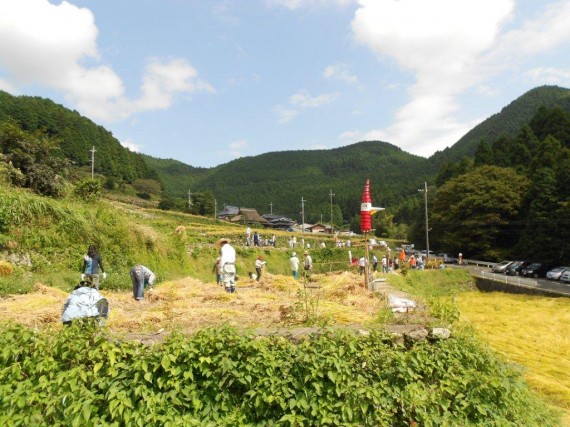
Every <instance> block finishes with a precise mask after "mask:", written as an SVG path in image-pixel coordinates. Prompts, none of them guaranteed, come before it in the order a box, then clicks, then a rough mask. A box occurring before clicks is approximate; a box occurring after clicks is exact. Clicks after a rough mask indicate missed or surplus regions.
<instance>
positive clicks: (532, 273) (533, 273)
mask: <svg viewBox="0 0 570 427" xmlns="http://www.w3.org/2000/svg"><path fill="white" fill-rule="evenodd" d="M551 269H552V264H548V263H544V262H533V263H532V264H529V265H527V266H526V267H524V268H523V269H522V270H521V273H522V275H523V276H525V277H534V278H535V279H538V278H539V277H546V273H548V271H550V270H551Z"/></svg>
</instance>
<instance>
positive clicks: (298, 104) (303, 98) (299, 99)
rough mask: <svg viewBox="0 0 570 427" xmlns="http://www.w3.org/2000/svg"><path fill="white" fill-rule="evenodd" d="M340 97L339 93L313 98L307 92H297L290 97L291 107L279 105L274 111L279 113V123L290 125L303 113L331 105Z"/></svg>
mask: <svg viewBox="0 0 570 427" xmlns="http://www.w3.org/2000/svg"><path fill="white" fill-rule="evenodd" d="M338 97H339V94H338V93H323V94H321V95H318V96H311V95H309V94H308V93H307V92H305V91H300V92H297V93H296V94H294V95H291V96H290V97H289V105H290V107H285V106H283V105H277V106H276V107H275V108H274V111H275V112H276V113H277V121H278V122H279V123H288V122H290V121H291V120H293V119H294V118H295V117H296V116H297V115H299V113H300V112H301V111H303V110H306V109H308V108H319V107H321V106H323V105H326V104H330V103H332V102H334V101H335V100H336V99H337V98H338Z"/></svg>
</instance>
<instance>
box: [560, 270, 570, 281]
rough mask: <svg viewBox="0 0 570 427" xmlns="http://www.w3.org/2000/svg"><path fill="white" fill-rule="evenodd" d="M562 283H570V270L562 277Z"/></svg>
mask: <svg viewBox="0 0 570 427" xmlns="http://www.w3.org/2000/svg"><path fill="white" fill-rule="evenodd" d="M560 281H561V282H565V283H570V270H566V271H565V272H564V273H562V274H561V275H560Z"/></svg>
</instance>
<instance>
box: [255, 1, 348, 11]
mask: <svg viewBox="0 0 570 427" xmlns="http://www.w3.org/2000/svg"><path fill="white" fill-rule="evenodd" d="M265 3H266V4H268V5H270V6H280V7H284V8H286V9H290V10H295V9H301V8H306V7H315V6H320V7H328V6H331V4H332V5H336V6H348V5H350V4H353V3H355V0H265Z"/></svg>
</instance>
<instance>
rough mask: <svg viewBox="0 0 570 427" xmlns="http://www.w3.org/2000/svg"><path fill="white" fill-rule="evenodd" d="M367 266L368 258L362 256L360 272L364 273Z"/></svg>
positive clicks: (359, 266)
mask: <svg viewBox="0 0 570 427" xmlns="http://www.w3.org/2000/svg"><path fill="white" fill-rule="evenodd" d="M365 268H366V258H364V257H361V258H360V259H359V260H358V272H359V273H360V274H364V269H365Z"/></svg>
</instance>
